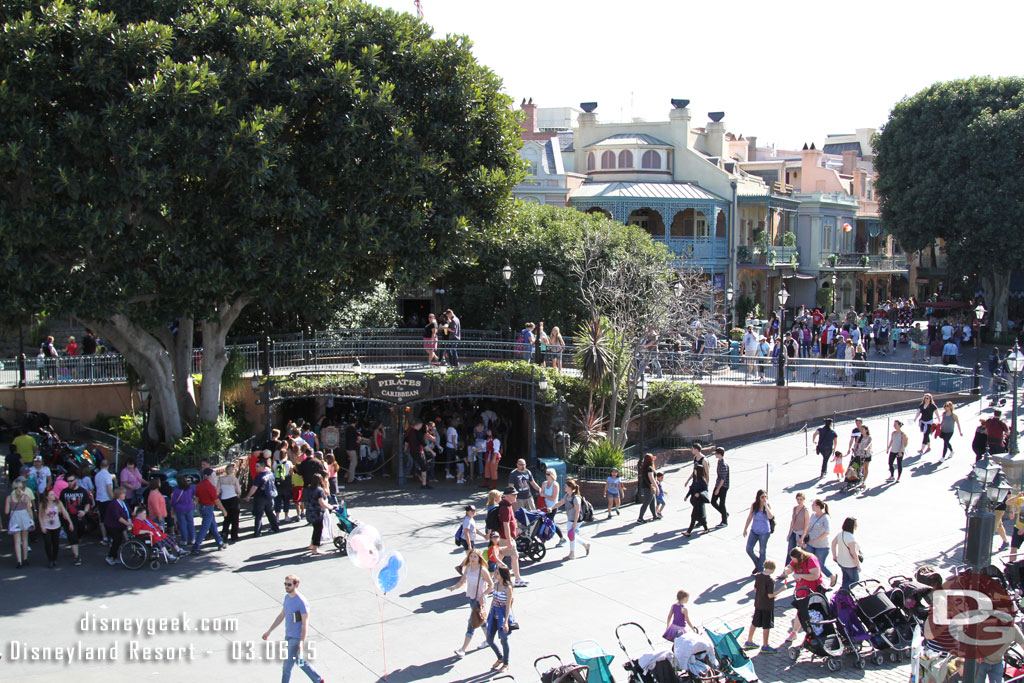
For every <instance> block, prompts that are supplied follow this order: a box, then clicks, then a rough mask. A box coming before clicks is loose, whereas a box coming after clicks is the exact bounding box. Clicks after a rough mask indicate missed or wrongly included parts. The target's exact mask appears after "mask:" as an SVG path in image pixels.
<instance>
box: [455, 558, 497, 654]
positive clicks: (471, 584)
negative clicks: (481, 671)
mask: <svg viewBox="0 0 1024 683" xmlns="http://www.w3.org/2000/svg"><path fill="white" fill-rule="evenodd" d="M463 584H465V586H466V598H468V599H469V609H470V612H469V623H468V624H467V625H466V639H465V640H464V641H463V642H462V647H460V648H459V649H458V650H456V651H455V656H456V657H458V658H459V659H462V658H463V657H465V656H466V650H468V649H469V643H470V641H471V640H473V632H474V631H476V630H477V629H478V628H480V627H481V626H483V625H484V623H485V622H486V621H487V615H486V613H485V612H484V598H485V597H486V596H487V594H488V593H490V592H491V591H492V590H494V582H493V581H491V575H490V574H489V573H488V572H487V570H486V569H485V568H484V559H483V555H481V554H480V551H479V550H476V549H471V550H469V552H467V553H466V559H465V560H463V561H462V577H461V578H459V582H458V583H457V584H455V585H454V586H449V587H448V590H450V591H456V590H458V589H459V588H461V587H462V585H463Z"/></svg>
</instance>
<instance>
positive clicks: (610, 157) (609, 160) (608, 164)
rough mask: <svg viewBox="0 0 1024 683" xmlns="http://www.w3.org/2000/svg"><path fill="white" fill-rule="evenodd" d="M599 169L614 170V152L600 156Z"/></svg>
mask: <svg viewBox="0 0 1024 683" xmlns="http://www.w3.org/2000/svg"><path fill="white" fill-rule="evenodd" d="M601 168H615V152H605V153H604V154H602V155H601Z"/></svg>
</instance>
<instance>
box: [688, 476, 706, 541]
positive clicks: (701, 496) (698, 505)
mask: <svg viewBox="0 0 1024 683" xmlns="http://www.w3.org/2000/svg"><path fill="white" fill-rule="evenodd" d="M686 499H687V500H688V501H690V505H692V506H693V508H692V509H691V510H690V528H688V529H687V530H686V531H684V532H683V536H689V535H690V534H691V533H693V528H694V527H695V526H698V525H700V526H702V527H704V531H705V532H706V531H707V530H708V517H707V513H706V512H705V510H704V505H705V503H707V502H708V501H709V497H708V483H707V481H705V480H704V468H703V467H697V468H694V470H693V483H692V484H690V490H689V491H687V492H686Z"/></svg>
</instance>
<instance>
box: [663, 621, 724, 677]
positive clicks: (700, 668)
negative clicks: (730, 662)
mask: <svg viewBox="0 0 1024 683" xmlns="http://www.w3.org/2000/svg"><path fill="white" fill-rule="evenodd" d="M672 654H673V656H675V658H676V666H677V667H678V668H679V672H680V673H679V680H680V681H686V682H687V683H710V682H711V681H720V680H722V674H721V673H720V672H719V671H718V657H716V656H715V647H714V645H712V644H711V641H710V640H709V639H708V638H707V637H706V636H702V635H700V634H698V633H696V632H695V631H687V632H685V633H683V634H681V635H680V636H678V637H677V638H676V639H675V642H674V643H672Z"/></svg>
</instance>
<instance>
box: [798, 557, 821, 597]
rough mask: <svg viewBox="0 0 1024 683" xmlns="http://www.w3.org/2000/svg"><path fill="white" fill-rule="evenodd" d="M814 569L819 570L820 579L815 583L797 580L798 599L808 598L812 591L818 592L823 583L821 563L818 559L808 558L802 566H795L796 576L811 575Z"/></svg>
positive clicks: (814, 581) (815, 580)
mask: <svg viewBox="0 0 1024 683" xmlns="http://www.w3.org/2000/svg"><path fill="white" fill-rule="evenodd" d="M794 562H795V561H794ZM790 564H791V565H793V564H794V563H793V562H790ZM812 569H817V570H818V578H816V579H814V580H813V581H808V580H806V579H796V586H795V588H796V593H795V596H796V597H798V598H802V597H807V595H808V594H809V593H810V592H811V591H814V590H816V589H817V588H818V586H820V585H822V583H823V582H822V580H821V563H820V562H818V558H817V557H808V558H807V559H806V560H804V561H803V562H801V563H800V564H798V565H794V566H793V573H794V574H810V573H811V570H812Z"/></svg>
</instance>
